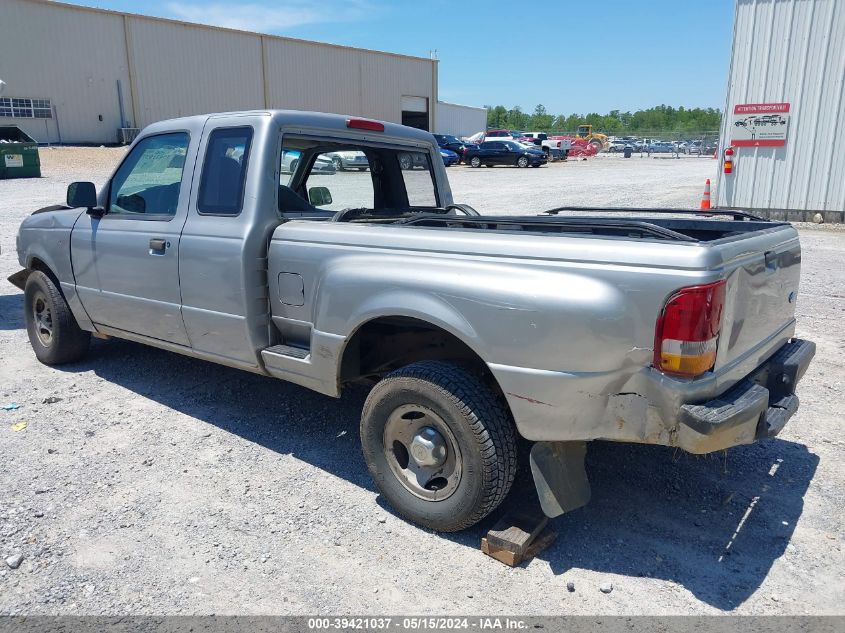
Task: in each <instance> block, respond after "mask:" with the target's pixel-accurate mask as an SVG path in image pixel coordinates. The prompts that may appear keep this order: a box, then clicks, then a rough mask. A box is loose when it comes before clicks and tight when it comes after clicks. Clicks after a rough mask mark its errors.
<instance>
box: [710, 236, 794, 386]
mask: <svg viewBox="0 0 845 633" xmlns="http://www.w3.org/2000/svg"><path fill="white" fill-rule="evenodd" d="M714 247H716V248H719V249H722V250H723V253H722V255H723V261H724V267H725V273H726V276H727V280H728V281H727V289H726V296H725V312H724V315H723V319H722V331H721V334H720V336H719V350H718V353H717V356H716V367H715V368H716V370H718V369H720V368H722V367H724V366H725V365H728V364H730V363H732V362H733V361H735V360H737V359H738V358H740V357H742V356H743V355H745V354H746V353H748V352H752V351H754V350H757V349H758V348H763V347H765V346H767V345H768V346H769V347H770V348H771V352H774V351H775V349H776V347H777V346H779V345H780V344H781V343H782V342H784V341H785V339H786V338H788V337H790V336H792V334H793V332H794V321H795V300H796V298H797V296H798V281H799V277H800V273H801V245H800V244H799V242H798V232H797V231H796V230H795V229H794V228H793V227H791V226H784V227H782V228H779V229H775V230H770V231H765V232H763V233H751V234H749V235H748V236H744V237H742V238H740V239H739V240H736V239H732V240H729V241H726V243H724V244H717V243H714ZM779 333H780V336H777V335H778V334H779Z"/></svg>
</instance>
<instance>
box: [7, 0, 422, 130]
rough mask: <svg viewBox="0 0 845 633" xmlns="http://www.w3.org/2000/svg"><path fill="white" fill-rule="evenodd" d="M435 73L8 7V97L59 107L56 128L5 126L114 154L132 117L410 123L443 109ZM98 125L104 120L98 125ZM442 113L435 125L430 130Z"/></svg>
mask: <svg viewBox="0 0 845 633" xmlns="http://www.w3.org/2000/svg"><path fill="white" fill-rule="evenodd" d="M436 69H437V62H436V61H435V60H429V59H425V58H416V57H407V56H403V55H394V54H392V53H381V52H376V51H367V50H362V49H354V48H348V47H341V46H332V45H329V44H320V43H316V42H306V41H302V40H293V39H289V38H282V37H277V36H271V35H260V34H257V33H244V32H239V31H232V30H226V29H219V28H214V27H208V26H202V25H193V24H185V23H182V22H177V21H172V20H161V19H156V18H148V17H144V16H135V15H128V14H122V13H117V12H108V11H102V10H98V9H89V8H85V7H76V6H73V5H63V4H56V3H52V2H46V1H45V0H0V78H2V79H3V80H4V81H5V82H6V84H7V86H6V92H5V93H4V95H3V96H4V97H5V96H9V97H23V98H42V99H51V100H52V102H53V104H54V105H55V106H56V109H57V112H58V117H57V120H55V119H53V120H47V122H46V123H45V120H38V119H10V118H6V117H3V118H2V119H0V121H2V123H3V124H10V123H11V124H19V125H21V127H23V128H24V129H25V130H27V132H29V133H30V134H31V135H32V136H33V137H34V138H36V139H37V140H39V141H41V142H45V141H50V142H54V141H58V140H59V135H58V134H59V130H58V128H61V140H62V141H64V142H66V143H68V142H69V143H74V142H76V143H79V142H96V143H113V142H115V141H116V140H117V128H118V127H120V107H119V104H118V97H117V80H120V81H121V86H122V89H123V103H124V111H125V117H126V119H127V121H128V122H129V123H132V124H134V126H136V127H143V126H145V125H148V124H150V123H152V122H154V121H159V120H161V119H167V118H173V117H178V116H185V115H190V114H200V113H205V112H222V111H228V110H246V109H256V108H265V107H266V108H290V109H298V110H316V111H320V112H340V113H345V114H354V115H359V116H366V117H371V118H377V119H384V120H386V121H392V122H396V123H401V122H402V109H401V103H402V97H403V96H406V97H407V96H411V97H421V98H424V99H426V100H427V102H428V103H429V104H431V103H434V102H435V100H436V92H437V70H436ZM100 115H102V117H103V121H100V120H99V116H100ZM434 117H435V113H431V114H430V119H432V120H433V119H434Z"/></svg>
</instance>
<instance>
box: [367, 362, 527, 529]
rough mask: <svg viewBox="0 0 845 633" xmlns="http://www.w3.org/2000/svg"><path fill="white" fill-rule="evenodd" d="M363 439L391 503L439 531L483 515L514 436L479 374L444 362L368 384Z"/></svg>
mask: <svg viewBox="0 0 845 633" xmlns="http://www.w3.org/2000/svg"><path fill="white" fill-rule="evenodd" d="M361 445H362V448H363V452H364V460H365V461H366V463H367V468H368V469H369V471H370V475H372V477H373V480H374V481H375V483H376V485H377V486H378V488H379V490H380V491H381V493H382V494H383V495H384V497H385V499H386V500H387V501H388V502H389V503H390V505H391V506H392V507H393V508H394V509H395V510H396V511H397V512H398V513H399V514H401V515H402V516H404V517H405V518H407V519H408V520H410V521H413V522H414V523H417V524H419V525H423V526H425V527H428V528H431V529H433V530H438V531H442V532H456V531H458V530H463V529H465V528H468V527H470V526H471V525H474V524H475V523H477V522H478V521H480V520H481V519H483V518H484V517H485V516H487V515H488V514H489V513H490V512H492V511H493V510H494V509H495V508H496V507H497V506H498V505H499V504H500V503H501V502H502V500H503V499H504V498H505V496H506V495H507V493H508V491H509V490H510V487H511V484H512V483H513V479H514V474H515V473H516V435H515V433H514V429H513V424H512V422H511V419H510V416H509V414H508V413H507V411H506V409H505V407H504V406H503V405H502V404H501V403H500V402H498V401H497V399H496V397H495V395H494V394H493V392H492V391H491V390H490V389H489V388H488V387H487V386H486V385H485V384H483V382H482V381H481V380H480V379H479V378H477V377H476V376H474V375H473V374H471V373H469V372H468V371H466V370H464V369H462V368H460V367H458V366H457V365H453V364H452V363H448V362H443V361H421V362H417V363H413V364H411V365H408V366H407V367H403V368H401V369H398V370H396V371H394V372H392V373H391V374H389V375H388V376H386V377H385V378H384V379H383V380H382V381H381V382H379V383H378V384H377V385H376V386H375V387H373V390H372V391H371V392H370V394H369V396H368V397H367V401H366V402H365V403H364V410H363V413H362V415H361Z"/></svg>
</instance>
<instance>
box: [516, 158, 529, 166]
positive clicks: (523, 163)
mask: <svg viewBox="0 0 845 633" xmlns="http://www.w3.org/2000/svg"><path fill="white" fill-rule="evenodd" d="M516 166H517V167H528V157H527V156H520V157H519V158H518V159H517V161H516Z"/></svg>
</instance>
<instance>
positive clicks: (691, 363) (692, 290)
mask: <svg viewBox="0 0 845 633" xmlns="http://www.w3.org/2000/svg"><path fill="white" fill-rule="evenodd" d="M724 305H725V280H724V279H722V280H719V281H716V282H713V283H711V284H705V285H702V286H689V287H688V288H681V289H680V290H678V291H677V292H676V293H675V294H673V295H672V296H671V297H669V300H668V301H667V302H666V305H665V306H663V311H662V312H661V313H660V317H658V319H657V328H656V330H655V334H654V366H655V367H656V368H657V369H659V370H660V371H662V372H664V373H667V374H674V375H677V376H686V377H692V376H698V375H700V374H703V373H704V372H706V371H708V370H710V369H712V368H713V365H714V364H715V363H716V348H717V346H718V344H719V330H720V329H721V327H722V310H723V308H724Z"/></svg>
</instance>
